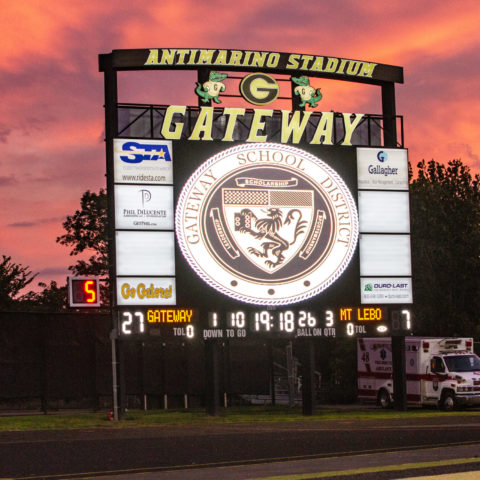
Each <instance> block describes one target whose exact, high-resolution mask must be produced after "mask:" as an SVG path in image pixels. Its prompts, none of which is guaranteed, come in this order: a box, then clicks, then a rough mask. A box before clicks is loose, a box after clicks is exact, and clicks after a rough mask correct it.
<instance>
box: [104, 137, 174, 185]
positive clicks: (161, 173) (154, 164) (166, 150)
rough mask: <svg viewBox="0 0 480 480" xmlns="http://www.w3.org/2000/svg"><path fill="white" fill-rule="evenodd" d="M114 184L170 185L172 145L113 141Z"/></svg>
mask: <svg viewBox="0 0 480 480" xmlns="http://www.w3.org/2000/svg"><path fill="white" fill-rule="evenodd" d="M113 151H114V154H113V163H114V180H115V183H133V184H144V183H150V184H172V183H173V168H172V142H170V141H168V140H145V139H120V138H115V139H113Z"/></svg>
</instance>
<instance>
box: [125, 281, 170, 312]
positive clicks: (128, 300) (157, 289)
mask: <svg viewBox="0 0 480 480" xmlns="http://www.w3.org/2000/svg"><path fill="white" fill-rule="evenodd" d="M176 301H177V292H176V284H175V278H174V277H118V278H117V303H118V305H175V304H176Z"/></svg>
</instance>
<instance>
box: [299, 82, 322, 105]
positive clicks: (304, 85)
mask: <svg viewBox="0 0 480 480" xmlns="http://www.w3.org/2000/svg"><path fill="white" fill-rule="evenodd" d="M292 82H293V83H295V84H296V85H298V87H295V90H294V93H295V95H300V98H301V100H302V101H301V103H300V106H301V107H304V106H305V104H306V103H308V104H309V105H310V107H312V108H315V107H316V106H317V102H319V101H320V100H321V99H322V94H321V93H320V89H319V88H317V89H316V90H315V88H313V87H312V86H311V85H310V80H309V79H308V77H292Z"/></svg>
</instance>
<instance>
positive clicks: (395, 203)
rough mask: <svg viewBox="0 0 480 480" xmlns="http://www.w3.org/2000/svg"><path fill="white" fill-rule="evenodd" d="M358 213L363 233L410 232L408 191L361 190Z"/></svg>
mask: <svg viewBox="0 0 480 480" xmlns="http://www.w3.org/2000/svg"><path fill="white" fill-rule="evenodd" d="M358 214H359V220H360V232H362V233H409V232H410V204H409V196H408V192H392V191H374V190H370V191H359V192H358Z"/></svg>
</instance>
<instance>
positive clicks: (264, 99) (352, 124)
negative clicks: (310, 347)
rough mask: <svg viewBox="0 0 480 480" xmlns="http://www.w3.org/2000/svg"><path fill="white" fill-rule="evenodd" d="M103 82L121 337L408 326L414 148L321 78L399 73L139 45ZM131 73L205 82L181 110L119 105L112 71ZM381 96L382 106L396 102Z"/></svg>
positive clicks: (347, 63)
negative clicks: (192, 76) (327, 104)
mask: <svg viewBox="0 0 480 480" xmlns="http://www.w3.org/2000/svg"><path fill="white" fill-rule="evenodd" d="M187 58H188V62H187V63H186V59H187ZM314 58H315V60H314V61H313V59H314ZM300 59H303V60H302V61H300ZM311 62H313V63H311ZM310 63H311V64H310ZM334 67H335V68H334ZM337 67H338V68H337ZM100 70H102V71H104V72H105V74H106V87H107V90H108V94H107V95H106V99H107V102H106V127H107V132H106V133H107V135H106V137H107V183H108V195H109V215H110V217H109V228H110V231H109V235H110V237H111V238H112V245H111V246H112V252H113V257H114V262H113V263H114V264H113V265H112V266H111V278H112V288H113V305H112V307H113V312H114V317H115V318H116V321H117V331H118V334H119V335H120V336H121V337H122V338H125V339H126V338H137V337H139V336H140V337H142V338H150V337H152V338H153V337H157V338H191V339H195V338H196V339H205V340H208V339H212V338H236V339H237V338H238V339H253V338H268V337H271V338H286V339H294V338H302V337H303V338H337V337H354V336H361V335H394V334H400V333H401V332H408V331H410V330H411V325H412V322H411V310H410V306H411V304H412V303H413V287H412V271H411V252H410V211H409V194H408V184H409V182H408V152H407V150H406V149H404V148H403V136H402V137H401V138H400V141H399V138H398V136H397V132H396V129H397V126H396V125H397V118H396V117H395V116H393V117H392V118H390V116H391V115H390V113H391V112H390V113H389V112H387V113H385V112H384V116H383V117H381V118H380V116H377V117H379V118H377V117H375V118H373V117H371V116H370V117H369V116H368V115H366V114H363V113H342V112H334V111H332V110H330V109H328V111H325V110H323V109H322V103H321V100H322V97H323V95H324V94H325V93H326V92H325V90H323V93H322V92H321V79H322V78H329V79H337V80H349V81H353V82H360V83H362V84H365V83H366V84H372V85H377V86H378V85H384V84H385V86H388V87H389V88H390V87H393V84H394V83H396V82H403V71H402V69H401V68H400V67H393V66H389V65H380V64H376V63H371V62H360V61H358V62H357V61H352V60H349V59H340V58H335V57H328V58H327V57H322V56H318V57H312V56H303V55H298V54H285V53H280V52H252V51H241V50H231V51H230V50H202V49H182V50H177V49H149V50H146V49H144V50H141V49H138V50H128V51H127V50H115V51H113V52H112V53H111V54H105V55H101V56H100ZM126 70H144V71H149V70H157V71H158V75H159V76H162V75H163V74H165V75H168V72H170V71H171V70H176V71H177V72H176V73H179V71H183V70H197V80H198V81H197V82H192V85H191V87H192V88H191V89H189V90H188V91H189V92H190V97H192V98H188V94H187V92H183V93H182V94H180V92H179V98H183V99H184V101H180V102H178V103H174V104H171V105H135V104H120V103H119V102H118V98H117V96H118V91H117V83H116V75H117V73H119V72H122V71H126ZM252 72H253V73H252ZM114 79H115V81H113V80H114ZM179 83H182V82H179ZM182 84H183V83H182ZM259 85H261V86H262V87H261V88H259ZM389 88H384V87H383V86H382V108H386V106H387V105H388V104H392V105H394V96H393V95H390V93H391V89H389ZM267 90H268V92H270V93H269V94H266V92H267ZM392 92H393V90H392ZM191 100H193V102H191ZM286 100H290V103H291V105H290V106H289V108H288V109H285V106H286V105H287V101H286ZM182 103H185V104H182ZM252 107H253V108H252ZM390 110H391V111H394V110H395V109H394V108H392V109H390ZM387 117H388V118H387ZM402 135H403V134H402Z"/></svg>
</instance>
